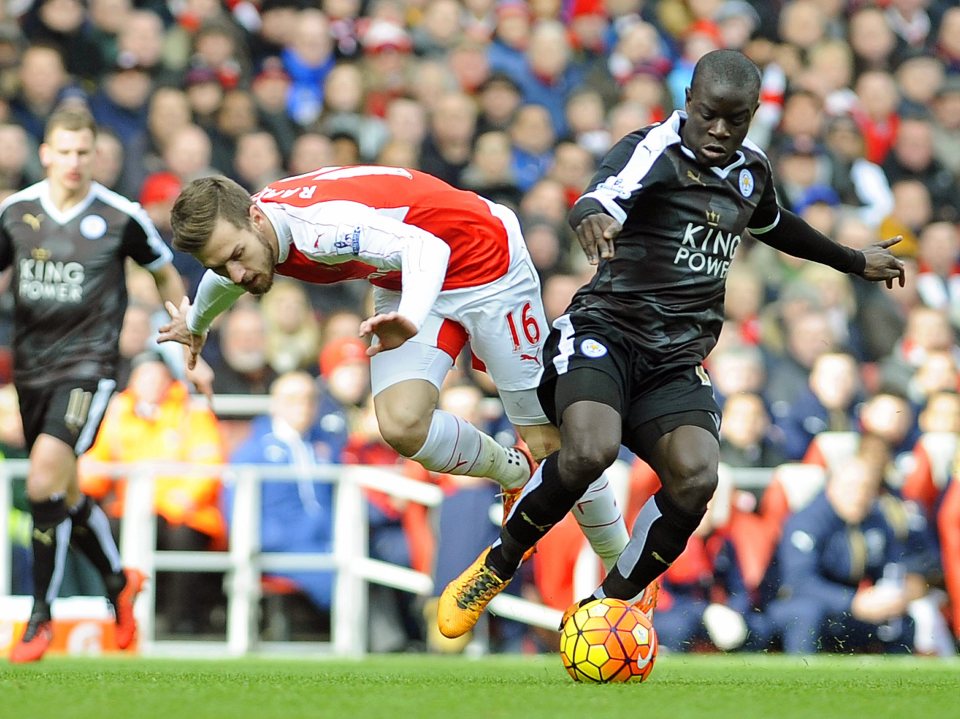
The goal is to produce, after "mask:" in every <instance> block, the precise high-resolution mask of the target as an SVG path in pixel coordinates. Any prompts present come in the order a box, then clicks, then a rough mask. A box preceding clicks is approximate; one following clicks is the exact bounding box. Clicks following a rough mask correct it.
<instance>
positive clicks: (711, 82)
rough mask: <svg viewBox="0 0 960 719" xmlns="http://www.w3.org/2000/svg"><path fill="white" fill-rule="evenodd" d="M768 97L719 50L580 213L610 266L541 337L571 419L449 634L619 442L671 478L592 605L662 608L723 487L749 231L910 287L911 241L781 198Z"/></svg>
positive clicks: (472, 577) (562, 410)
mask: <svg viewBox="0 0 960 719" xmlns="http://www.w3.org/2000/svg"><path fill="white" fill-rule="evenodd" d="M759 91H760V72H759V70H758V69H757V67H756V66H755V65H754V64H753V63H752V62H751V61H750V60H749V59H748V58H747V57H746V56H744V55H743V54H741V53H739V52H736V51H732V50H718V51H715V52H711V53H708V54H707V55H705V56H704V57H703V58H701V60H700V61H699V62H698V63H697V66H696V68H695V70H694V75H693V79H692V81H691V86H690V87H689V88H688V89H687V95H686V106H685V112H679V111H678V112H675V113H673V114H672V115H671V116H670V117H669V118H667V119H666V120H664V121H663V122H662V123H658V124H655V125H651V126H649V127H646V128H643V129H640V130H637V131H636V132H633V133H630V134H629V135H627V136H625V137H624V138H623V139H621V140H620V141H619V142H617V143H616V144H615V145H614V147H613V148H612V149H611V150H610V151H609V153H608V154H607V155H606V157H605V158H604V160H603V161H602V163H601V166H600V169H599V170H598V171H597V173H596V174H595V175H594V177H593V179H592V180H591V182H590V185H589V187H588V188H587V189H586V191H585V192H584V194H583V195H582V196H581V197H580V198H579V200H577V202H576V204H575V205H574V207H573V209H572V210H571V212H570V218H569V219H570V224H571V225H572V226H573V227H574V228H575V230H576V232H577V236H578V239H579V241H580V244H581V245H582V246H583V249H584V251H585V252H586V255H587V258H588V259H589V261H590V262H591V263H592V264H598V267H597V272H596V274H595V275H594V277H593V279H592V280H591V281H590V282H588V283H587V284H586V285H585V286H583V287H582V288H581V289H580V290H579V291H578V292H577V293H576V295H575V297H574V299H573V301H572V302H571V304H570V306H569V308H568V309H567V311H566V313H565V314H564V315H562V316H561V317H559V318H558V319H556V320H555V321H554V323H553V328H552V331H551V333H550V336H549V337H548V339H547V342H546V345H545V347H544V373H543V377H542V379H541V383H540V388H539V395H540V400H541V403H542V405H543V407H544V410H545V412H546V414H547V416H548V418H549V419H550V420H551V421H553V422H554V423H556V424H558V425H559V426H560V431H561V448H560V450H559V451H558V452H555V453H554V454H552V455H550V456H549V457H547V458H546V459H545V460H544V461H543V462H542V463H541V465H540V467H539V469H538V471H537V473H536V474H535V475H534V476H533V477H531V479H530V481H529V482H528V483H527V485H526V487H525V488H524V492H523V494H522V495H521V497H520V499H519V501H518V502H517V503H516V505H514V507H513V510H512V512H511V514H510V517H509V518H508V520H507V522H506V523H505V525H504V527H503V529H502V531H501V533H500V538H499V539H498V540H497V541H496V542H495V543H494V544H493V545H492V546H491V547H490V548H489V549H487V550H485V551H484V552H483V553H481V555H480V556H479V557H478V558H477V560H476V561H475V562H474V563H473V564H472V565H471V566H470V567H469V568H467V570H465V571H464V572H463V574H461V575H460V576H459V577H458V578H457V579H455V580H454V581H452V582H451V583H450V584H449V585H447V588H446V589H445V590H444V593H443V595H442V596H441V600H440V607H439V615H438V623H439V626H440V630H441V632H443V634H445V635H446V636H448V637H455V636H460V635H462V634H464V633H466V632H467V631H469V630H470V629H471V628H472V627H473V625H474V623H475V622H476V621H477V619H478V618H479V615H480V613H481V612H482V611H483V609H484V608H485V607H486V605H487V604H488V603H489V601H490V600H491V599H492V598H493V597H494V596H495V595H496V594H497V593H499V592H500V591H501V590H502V589H503V588H504V587H505V586H506V585H507V583H509V581H510V578H511V577H512V576H513V574H514V572H515V571H516V569H517V566H518V565H519V563H520V561H521V558H522V557H523V555H524V552H526V551H527V550H528V549H529V548H530V547H532V546H533V545H534V544H535V543H536V542H537V540H539V539H540V538H541V537H542V536H543V535H544V534H545V533H546V532H547V531H548V530H549V529H550V527H552V526H553V525H554V524H556V523H557V522H559V521H560V520H561V519H562V518H563V516H564V515H565V514H566V513H567V512H568V511H570V508H571V507H572V506H573V505H574V503H575V502H576V501H577V500H578V499H579V498H580V496H581V495H582V494H583V491H584V488H585V487H586V486H587V485H589V484H590V482H592V481H593V480H595V479H596V478H597V477H598V476H599V475H600V473H601V472H603V470H604V469H605V468H606V467H607V466H609V465H610V464H611V463H612V462H613V461H614V459H616V457H617V452H618V450H619V447H620V444H621V442H622V443H623V444H624V445H626V446H627V447H629V448H630V449H631V450H633V451H634V452H635V453H636V454H637V455H638V456H640V457H642V458H643V459H644V460H646V461H647V462H648V463H649V464H650V465H651V466H652V467H653V469H654V470H656V472H657V474H658V476H659V477H660V480H661V483H662V488H661V489H660V490H659V491H658V492H657V494H656V495H655V496H653V497H652V498H651V499H650V500H649V501H648V502H647V504H646V505H645V506H644V507H643V509H642V510H641V512H640V514H639V515H638V517H637V520H636V522H635V524H634V526H633V530H632V533H631V539H630V542H629V544H628V545H627V547H626V549H625V550H624V551H623V552H622V553H621V554H620V557H619V559H618V561H617V563H616V566H615V567H614V568H613V569H612V570H611V571H610V572H609V573H608V574H607V576H606V578H605V579H604V581H603V583H602V585H601V586H600V587H599V588H597V590H596V591H595V592H594V594H593V595H592V597H588V598H587V599H585V600H583V602H586V601H587V600H588V599H591V598H601V597H614V598H619V599H624V600H628V601H636V602H637V603H638V604H639V605H640V607H641V609H643V610H645V611H646V612H647V613H648V616H649V615H650V614H652V610H653V607H654V606H655V603H656V589H657V586H658V585H657V583H656V581H655V580H656V579H657V577H659V575H660V574H662V573H663V572H664V570H666V569H667V567H669V566H670V564H671V563H672V562H673V561H674V560H675V559H676V558H677V557H678V556H679V555H680V553H681V552H682V551H683V549H684V547H685V546H686V543H687V539H688V538H689V537H690V535H691V534H692V533H693V531H694V529H695V528H696V527H697V525H698V524H699V523H700V520H701V518H702V517H703V515H704V513H705V512H706V507H707V502H708V501H709V500H710V498H711V497H712V496H713V492H714V490H715V488H716V486H717V467H718V463H719V456H720V454H719V453H720V447H719V427H720V408H719V406H718V405H717V403H716V400H715V399H714V396H713V391H712V387H711V385H710V378H709V376H708V375H707V372H706V371H705V370H704V368H703V366H702V362H703V360H704V358H705V357H706V356H707V355H708V354H709V352H710V350H711V349H712V348H713V346H714V345H715V344H716V341H717V338H718V337H719V334H720V329H721V326H722V322H723V299H724V286H725V281H726V274H727V271H728V268H729V266H730V262H731V261H732V260H733V257H734V253H735V252H736V250H737V248H738V247H739V245H740V243H741V242H742V240H743V238H744V236H745V234H746V232H747V231H749V232H750V233H751V234H752V235H753V236H754V237H755V238H756V239H757V240H759V241H760V242H763V243H766V244H768V245H770V246H772V247H774V248H776V249H778V250H781V251H783V252H786V253H788V254H791V255H794V256H796V257H800V258H803V259H808V260H814V261H816V262H820V263H823V264H825V265H828V266H830V267H833V268H835V269H837V270H839V271H841V272H846V273H850V274H854V275H858V276H860V277H862V278H864V279H867V280H873V281H880V280H883V281H886V282H887V284H888V285H889V286H892V283H893V281H894V280H898V281H899V282H900V283H901V285H902V283H903V280H904V273H903V266H902V263H901V262H900V261H899V260H897V259H896V258H895V257H894V256H893V255H892V254H891V253H890V251H889V247H890V246H892V245H893V244H895V243H896V242H897V241H898V239H893V240H887V241H884V242H880V243H877V244H876V245H874V246H871V247H869V248H867V249H865V250H863V251H857V250H854V249H851V248H848V247H844V246H842V245H839V244H837V243H835V242H833V241H832V240H831V239H829V238H827V237H825V236H824V235H822V234H820V233H819V232H817V231H816V230H814V229H813V228H811V227H810V226H809V225H808V224H806V223H805V222H804V221H803V220H801V219H800V218H799V217H797V216H796V215H795V214H793V213H791V212H789V211H788V210H786V209H784V208H782V207H780V206H779V203H778V201H777V196H776V192H775V190H774V181H773V178H772V176H771V174H772V173H771V168H770V162H769V160H768V159H767V157H766V156H765V155H764V153H763V151H762V150H761V149H760V148H759V147H757V146H756V145H755V144H754V143H752V142H750V141H749V140H747V139H746V136H747V130H748V129H749V127H750V120H751V118H752V117H753V114H754V112H755V111H756V109H757V107H758V101H759ZM583 602H581V603H583ZM572 609H573V608H571V610H572ZM571 610H568V613H569V612H570V611H571Z"/></svg>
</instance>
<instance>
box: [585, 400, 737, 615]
mask: <svg viewBox="0 0 960 719" xmlns="http://www.w3.org/2000/svg"><path fill="white" fill-rule="evenodd" d="M714 421H715V420H714V415H713V414H712V413H709V412H705V411H699V410H698V411H688V412H685V413H678V414H675V415H668V416H667V417H663V418H660V419H659V420H655V421H653V422H651V423H648V424H647V425H645V428H644V431H645V432H647V433H649V432H652V431H655V432H656V433H660V432H661V431H662V432H663V434H662V436H661V437H659V439H658V440H657V441H656V442H655V443H654V445H653V448H652V450H651V451H650V452H649V453H647V454H646V458H647V460H648V461H649V462H650V465H651V466H652V467H653V469H654V470H655V471H656V472H657V475H658V476H659V477H660V481H661V484H662V487H661V489H660V490H659V491H658V492H657V493H656V494H655V495H654V496H653V497H651V498H650V499H649V500H647V502H646V504H644V506H643V508H642V509H641V510H640V513H639V514H638V515H637V519H636V520H635V522H634V525H633V529H632V531H631V537H630V542H629V543H628V544H627V548H626V549H625V550H624V551H623V553H622V554H621V555H620V558H619V559H618V560H617V564H616V566H615V567H614V568H613V569H612V570H611V571H610V572H609V573H608V574H607V576H606V578H605V579H604V581H603V583H602V584H601V586H600V588H599V589H598V590H597V591H596V592H595V593H594V595H593V596H594V597H597V598H599V597H605V596H606V597H616V598H618V599H625V600H632V599H635V598H637V597H639V596H640V595H641V594H642V593H643V592H644V590H645V589H646V588H647V587H648V585H650V584H651V583H652V582H653V581H654V580H655V579H656V578H657V577H659V576H660V575H661V574H662V573H663V572H664V571H666V569H667V568H668V567H669V566H670V565H671V564H672V563H673V561H674V560H675V559H676V558H677V557H679V556H680V554H681V553H682V552H683V550H684V548H685V547H686V545H687V540H688V539H689V538H690V536H691V535H692V534H693V532H694V530H696V528H697V527H698V526H699V524H700V521H701V519H703V516H704V514H705V513H706V508H707V502H709V501H710V498H711V497H712V496H713V493H714V490H715V489H716V486H717V466H718V463H719V454H720V449H719V442H718V440H717V437H716V434H715V432H716V429H715V428H716V425H715V424H714ZM665 422H668V423H677V422H681V423H683V424H680V426H677V427H675V428H672V429H667V428H669V427H670V424H665ZM650 609H651V610H652V607H650Z"/></svg>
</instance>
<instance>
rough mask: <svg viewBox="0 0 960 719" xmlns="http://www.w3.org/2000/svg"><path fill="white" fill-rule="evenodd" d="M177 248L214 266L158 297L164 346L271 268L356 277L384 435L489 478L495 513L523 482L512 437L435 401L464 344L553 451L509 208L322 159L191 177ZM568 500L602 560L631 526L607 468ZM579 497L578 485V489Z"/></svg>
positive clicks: (535, 312) (445, 465) (418, 457)
mask: <svg viewBox="0 0 960 719" xmlns="http://www.w3.org/2000/svg"><path fill="white" fill-rule="evenodd" d="M171 223H172V225H173V230H174V241H173V242H174V246H175V247H176V248H177V249H179V250H182V251H184V252H189V253H191V254H192V255H194V256H195V257H196V258H197V259H198V260H199V261H200V262H201V263H202V264H203V265H204V266H205V267H207V268H208V271H207V272H206V273H205V274H204V276H203V278H202V280H201V282H200V285H199V287H198V289H197V295H196V298H195V300H194V303H193V304H192V305H191V303H190V302H189V301H188V300H184V302H183V303H182V304H181V306H180V307H175V306H172V305H168V307H167V309H168V310H169V311H170V313H171V317H172V318H173V319H172V320H171V322H170V324H168V325H167V326H165V327H162V328H161V332H160V335H159V340H160V341H161V342H167V341H177V342H180V343H182V344H185V345H187V346H188V347H189V348H190V350H191V355H192V357H197V356H198V354H199V352H200V350H201V349H202V347H203V343H204V340H205V338H206V334H207V329H208V328H209V326H210V323H211V322H212V321H213V319H214V318H215V317H216V316H217V314H219V313H220V312H222V311H223V310H225V309H226V308H227V307H229V306H230V305H231V304H232V303H233V302H234V301H235V300H236V299H237V298H238V297H240V296H241V295H242V294H244V293H245V292H249V293H251V294H253V295H263V294H264V293H266V292H267V291H268V290H269V289H270V286H271V284H272V282H273V277H274V274H280V275H285V276H289V277H296V278H298V279H301V280H303V281H306V282H313V283H318V284H328V283H333V282H339V281H342V280H350V279H358V278H366V279H369V281H370V282H371V283H372V284H373V285H374V303H375V314H374V316H373V317H370V318H368V319H366V320H365V321H364V322H363V323H362V325H361V331H362V333H363V334H364V335H374V336H375V341H374V343H373V345H372V346H371V347H370V348H369V349H368V354H369V355H371V364H370V374H371V384H372V389H373V396H374V408H375V411H376V415H377V422H378V425H379V428H380V433H381V435H382V436H383V438H384V440H385V441H386V442H387V443H388V444H389V445H390V446H392V447H393V448H394V449H395V450H397V452H399V453H400V454H401V455H403V456H404V457H408V458H411V459H413V460H415V461H417V462H419V463H420V464H421V465H423V466H424V467H426V468H427V469H428V470H431V471H434V472H439V473H445V474H458V475H471V476H476V477H487V478H489V479H492V480H494V481H496V482H497V483H499V484H500V485H501V486H502V487H503V489H504V492H505V500H504V505H505V510H507V511H508V509H509V505H510V503H511V501H512V500H513V499H515V498H516V496H518V495H519V491H520V488H521V487H522V486H523V485H524V484H525V483H526V482H527V480H528V479H529V478H530V475H531V472H532V465H531V463H530V462H529V461H528V459H527V458H526V456H525V455H524V454H523V453H522V452H521V451H520V450H519V449H518V448H515V447H503V446H501V445H500V444H499V443H498V442H496V440H494V439H493V438H492V437H491V436H489V435H487V434H485V433H483V432H481V431H480V430H479V429H477V428H476V427H475V426H473V425H471V424H470V423H468V422H466V421H465V420H463V419H462V418H459V417H457V416H455V415H453V414H451V413H449V412H445V411H442V410H440V409H438V408H437V404H438V400H439V394H440V386H441V384H442V382H443V379H444V377H445V376H446V374H447V372H448V371H449V370H450V368H451V367H452V366H453V362H454V360H455V358H456V357H457V356H458V355H459V354H460V351H461V349H462V348H463V347H464V345H465V343H466V342H467V340H469V341H470V348H471V350H472V352H473V354H474V355H475V356H476V357H477V358H478V359H479V360H481V361H482V362H483V363H484V365H485V368H486V370H487V372H488V373H489V374H490V377H491V378H492V379H493V381H494V383H495V384H496V386H497V389H498V391H499V394H500V398H501V400H502V401H503V405H504V409H505V412H506V415H507V417H508V418H509V420H510V421H511V422H512V423H513V425H514V427H515V429H516V431H517V433H518V434H519V436H520V437H521V438H522V439H523V441H524V442H525V443H526V445H527V447H528V448H529V450H530V452H531V454H532V455H533V457H534V458H536V459H541V458H542V457H544V456H546V455H547V454H549V453H551V452H553V451H554V450H555V449H556V447H557V444H558V441H559V432H558V430H557V428H556V427H554V426H553V425H552V424H550V423H549V422H548V420H547V418H546V416H545V415H544V412H543V410H542V409H541V407H540V402H539V400H538V398H537V392H536V389H537V385H538V382H539V378H540V373H541V367H542V365H541V361H542V359H541V358H542V345H543V339H544V337H545V334H546V320H545V318H544V313H543V305H542V302H541V298H540V282H539V279H538V278H537V274H536V271H535V269H534V267H533V263H532V261H531V259H530V255H529V254H528V253H527V249H526V244H525V243H524V240H523V236H522V234H521V231H520V223H519V221H518V220H517V217H516V215H515V214H514V213H513V212H512V211H511V210H510V209H509V208H507V207H505V206H503V205H499V204H496V203H493V202H490V201H489V200H486V199H484V198H482V197H480V196H479V195H476V194H474V193H472V192H465V191H462V190H458V189H456V188H454V187H451V186H450V185H448V184H446V183H445V182H443V181H441V180H439V179H437V178H435V177H432V176H431V175H428V174H425V173H422V172H417V171H415V170H406V169H403V168H395V167H376V166H355V167H328V168H321V169H319V170H316V171H314V172H310V173H307V174H304V175H299V176H296V177H291V178H287V179H283V180H279V181H277V182H274V183H272V184H271V185H268V186H267V187H266V188H265V189H263V190H261V191H260V192H258V193H257V194H255V195H254V196H253V198H251V197H250V195H249V193H247V191H246V190H244V189H243V188H242V187H241V186H240V185H238V184H237V183H235V182H233V181H231V180H229V179H227V178H225V177H207V178H202V179H199V180H194V181H193V182H191V183H190V184H188V185H187V186H186V187H185V188H184V189H183V191H182V192H181V194H180V196H179V198H178V199H177V201H176V203H175V204H174V207H173V212H172V216H171ZM588 491H589V493H590V494H589V497H587V498H586V499H588V500H590V501H585V502H583V503H582V506H581V508H580V509H579V510H578V511H577V512H575V515H576V518H577V520H578V521H579V522H580V525H581V527H582V528H583V530H584V534H585V535H586V536H587V538H588V540H589V541H590V543H591V546H592V547H593V548H594V551H595V552H596V553H597V554H598V555H599V556H600V558H601V559H602V560H605V561H606V563H607V565H608V566H609V565H610V564H612V562H613V561H615V559H616V557H617V556H618V555H619V553H620V551H621V550H622V549H623V547H624V546H625V545H626V542H627V540H628V537H629V534H628V532H627V530H626V526H625V524H624V522H623V519H622V517H621V514H620V510H619V508H618V507H617V505H616V501H615V500H614V496H613V492H612V488H611V487H609V485H607V483H606V480H605V479H604V478H600V479H598V481H597V482H596V483H595V484H594V485H593V486H591V487H586V486H585V487H584V492H581V493H580V494H581V495H584V493H585V492H588ZM579 498H580V497H578V499H579Z"/></svg>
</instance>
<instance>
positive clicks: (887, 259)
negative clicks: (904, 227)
mask: <svg viewBox="0 0 960 719" xmlns="http://www.w3.org/2000/svg"><path fill="white" fill-rule="evenodd" d="M902 239H903V237H900V236H899V235H898V236H897V237H893V238H891V239H889V240H883V241H882V242H876V243H874V244H872V245H870V246H869V247H866V248H864V250H863V256H864V258H865V259H866V261H867V265H866V267H864V269H863V274H862V275H861V276H862V277H863V278H864V279H865V280H871V281H873V282H880V281H881V280H882V281H884V282H886V283H887V287H889V288H891V289H892V288H893V281H894V280H897V281H898V282H899V283H900V286H901V287H903V283H904V282H905V280H906V278H905V276H904V270H903V262H902V261H900V260H898V259H897V258H896V257H895V256H894V255H893V253H891V252H890V248H891V247H893V246H894V245H895V244H897V243H898V242H900V240H902Z"/></svg>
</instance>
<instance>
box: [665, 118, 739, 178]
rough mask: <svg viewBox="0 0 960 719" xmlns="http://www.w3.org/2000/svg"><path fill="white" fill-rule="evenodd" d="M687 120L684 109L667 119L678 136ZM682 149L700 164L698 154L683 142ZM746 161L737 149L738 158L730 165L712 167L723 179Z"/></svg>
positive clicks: (714, 172)
mask: <svg viewBox="0 0 960 719" xmlns="http://www.w3.org/2000/svg"><path fill="white" fill-rule="evenodd" d="M686 121H687V113H686V112H684V111H683V110H675V111H674V113H673V114H672V115H670V117H669V118H668V119H667V123H668V124H669V125H670V126H671V127H672V128H673V130H674V132H676V133H677V137H679V136H680V126H681V125H682V124H683V123H684V122H686ZM680 151H681V152H682V153H683V154H684V155H686V156H687V157H689V158H690V159H691V160H693V161H694V162H697V163H698V164H699V160H697V156H696V155H695V154H694V153H693V150H691V149H690V148H689V147H687V146H686V145H684V144H683V142H680ZM746 161H747V158H746V156H745V155H744V154H743V152H741V151H740V150H737V153H736V159H735V160H734V161H733V162H731V163H730V164H729V165H727V166H726V167H711V168H710V169H711V170H712V171H713V174H715V175H716V176H717V177H719V178H720V179H721V180H726V179H727V175H729V174H730V173H731V172H733V171H734V170H736V169H737V168H738V167H740V165H742V164H743V163H745V162H746Z"/></svg>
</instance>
